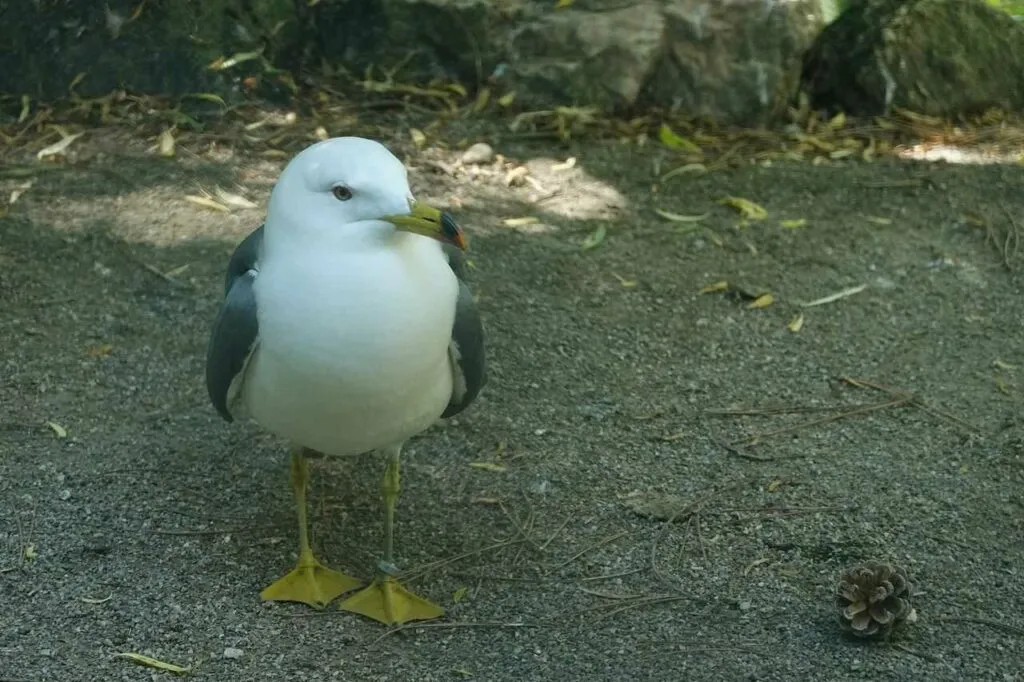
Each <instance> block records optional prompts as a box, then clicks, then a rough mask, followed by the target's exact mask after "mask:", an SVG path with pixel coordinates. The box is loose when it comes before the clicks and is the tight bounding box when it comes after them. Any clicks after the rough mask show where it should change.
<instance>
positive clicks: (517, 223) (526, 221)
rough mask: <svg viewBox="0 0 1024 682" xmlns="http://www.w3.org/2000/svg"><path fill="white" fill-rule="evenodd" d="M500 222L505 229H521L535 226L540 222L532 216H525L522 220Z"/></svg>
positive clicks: (512, 219) (511, 219) (514, 219)
mask: <svg viewBox="0 0 1024 682" xmlns="http://www.w3.org/2000/svg"><path fill="white" fill-rule="evenodd" d="M501 222H502V223H504V224H505V226H506V227H523V226H524V225H535V224H536V223H539V222H540V219H539V218H536V217H534V216H525V217H523V218H505V219H504V220H503V221H501Z"/></svg>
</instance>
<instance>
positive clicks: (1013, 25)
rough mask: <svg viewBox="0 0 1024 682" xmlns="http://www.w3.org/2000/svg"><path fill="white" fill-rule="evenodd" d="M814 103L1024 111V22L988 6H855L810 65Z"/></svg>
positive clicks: (869, 109) (904, 2)
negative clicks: (1021, 22)
mask: <svg viewBox="0 0 1024 682" xmlns="http://www.w3.org/2000/svg"><path fill="white" fill-rule="evenodd" d="M802 80H803V87H804V89H805V90H806V91H807V94H808V96H809V98H810V101H811V104H812V106H814V107H815V108H819V109H825V110H828V111H830V112H836V111H844V112H846V113H848V114H854V115H862V116H870V115H884V114H887V113H889V112H890V111H892V110H893V109H894V108H902V109H908V110H911V111H915V112H918V113H923V114H927V115H931V116H938V117H944V118H956V117H961V116H968V115H971V114H976V113H979V112H982V111H985V110H986V109H990V108H999V109H1004V110H1008V111H1016V112H1019V111H1022V110H1024V26H1021V25H1020V24H1019V23H1018V22H1016V21H1014V19H1013V18H1012V17H1011V16H1009V15H1008V14H1006V13H1004V12H1001V11H999V10H996V9H993V8H991V7H989V6H988V5H987V4H986V3H985V2H983V0H857V1H856V2H854V3H851V6H850V7H849V8H848V9H847V10H846V11H845V12H844V13H843V14H842V15H841V16H840V17H839V18H838V19H837V20H836V21H835V22H834V23H832V24H831V25H830V26H828V27H827V28H826V29H825V30H823V31H822V32H821V34H820V35H819V36H818V37H817V39H816V40H815V42H814V45H813V46H812V48H811V49H810V50H809V51H808V53H807V56H806V58H805V60H804V66H803V74H802Z"/></svg>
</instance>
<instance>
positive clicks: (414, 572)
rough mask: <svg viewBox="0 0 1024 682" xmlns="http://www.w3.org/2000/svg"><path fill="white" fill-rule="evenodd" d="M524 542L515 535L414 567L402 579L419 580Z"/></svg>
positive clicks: (523, 539)
mask: <svg viewBox="0 0 1024 682" xmlns="http://www.w3.org/2000/svg"><path fill="white" fill-rule="evenodd" d="M525 542H526V538H523V537H520V536H518V535H516V536H515V537H512V538H509V539H508V540H502V541H501V542H495V543H494V544H491V545H487V546H486V547H481V548H480V549H474V550H471V551H469V552H463V553H462V554H458V555H456V556H453V557H450V558H448V559H439V560H438V561H431V562H430V563H428V564H423V565H422V566H416V567H414V568H412V569H409V570H408V571H405V572H404V573H403V575H402V577H403V578H404V579H405V580H408V581H410V582H411V581H413V580H419V579H421V578H423V577H424V576H426V575H428V574H430V573H432V572H434V571H436V570H437V569H439V568H442V567H444V566H449V565H451V564H454V563H456V562H458V561H462V560H463V559H468V558H470V557H473V556H477V555H480V554H486V553H487V552H493V551H497V550H499V549H505V548H506V547H515V546H517V545H522V544H524V543H525Z"/></svg>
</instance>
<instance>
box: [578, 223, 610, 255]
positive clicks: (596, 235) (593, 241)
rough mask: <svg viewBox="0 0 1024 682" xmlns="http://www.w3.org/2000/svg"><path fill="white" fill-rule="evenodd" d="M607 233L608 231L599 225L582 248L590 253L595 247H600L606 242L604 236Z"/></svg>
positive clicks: (583, 243) (584, 241) (581, 245)
mask: <svg viewBox="0 0 1024 682" xmlns="http://www.w3.org/2000/svg"><path fill="white" fill-rule="evenodd" d="M606 233H607V229H606V228H605V226H604V225H598V226H597V229H596V230H594V231H593V232H591V233H590V234H589V235H587V237H586V239H584V240H583V242H582V243H581V244H580V248H581V249H583V250H584V251H589V250H590V249H593V248H594V247H596V246H598V245H599V244H600V243H601V242H603V241H604V236H605V234H606Z"/></svg>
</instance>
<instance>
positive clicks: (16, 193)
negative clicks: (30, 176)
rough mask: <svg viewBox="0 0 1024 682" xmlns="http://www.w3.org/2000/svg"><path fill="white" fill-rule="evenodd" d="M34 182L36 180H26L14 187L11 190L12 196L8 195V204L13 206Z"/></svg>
mask: <svg viewBox="0 0 1024 682" xmlns="http://www.w3.org/2000/svg"><path fill="white" fill-rule="evenodd" d="M34 183H35V180H26V181H25V182H23V183H21V184H20V185H18V186H17V187H15V188H14V189H12V190H11V196H10V197H8V199H7V205H8V206H13V205H14V202H16V201H17V200H18V199H20V198H21V195H22V194H24V193H25V192H27V191H28V190H30V189H32V185H33V184H34Z"/></svg>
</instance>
